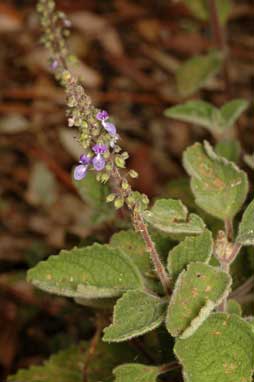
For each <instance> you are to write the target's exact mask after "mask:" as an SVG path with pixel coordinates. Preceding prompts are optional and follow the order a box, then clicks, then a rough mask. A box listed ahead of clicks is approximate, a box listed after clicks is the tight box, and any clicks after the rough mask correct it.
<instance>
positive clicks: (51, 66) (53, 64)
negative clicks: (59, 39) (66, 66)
mask: <svg viewBox="0 0 254 382" xmlns="http://www.w3.org/2000/svg"><path fill="white" fill-rule="evenodd" d="M58 65H59V63H58V61H57V60H53V61H52V62H51V64H50V69H51V70H56V69H57V67H58Z"/></svg>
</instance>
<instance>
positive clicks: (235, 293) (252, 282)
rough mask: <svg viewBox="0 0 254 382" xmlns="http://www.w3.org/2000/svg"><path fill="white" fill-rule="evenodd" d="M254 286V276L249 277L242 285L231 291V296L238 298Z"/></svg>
mask: <svg viewBox="0 0 254 382" xmlns="http://www.w3.org/2000/svg"><path fill="white" fill-rule="evenodd" d="M253 287H254V276H251V277H249V278H248V279H247V280H246V281H245V282H244V283H243V284H242V285H240V286H239V287H238V288H237V289H235V290H234V291H233V292H231V293H230V297H231V298H236V299H237V298H238V297H242V296H244V295H246V294H247V293H249V292H250V291H251V290H252V289H253Z"/></svg>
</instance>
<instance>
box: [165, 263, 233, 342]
mask: <svg viewBox="0 0 254 382" xmlns="http://www.w3.org/2000/svg"><path fill="white" fill-rule="evenodd" d="M230 286H231V277H230V276H229V275H228V274H227V273H225V272H223V271H220V270H219V269H217V268H214V267H212V266H210V265H207V264H203V263H198V262H197V263H191V264H190V265H189V266H188V267H187V270H186V271H185V270H184V271H182V273H181V274H180V276H179V277H178V279H177V281H176V284H175V289H174V291H173V294H172V297H171V300H170V304H169V307H168V313H167V319H166V327H167V329H168V331H169V332H170V333H171V334H172V336H179V335H181V336H182V337H183V338H185V337H188V336H190V335H191V334H192V333H193V332H194V331H195V330H196V329H197V327H199V326H200V325H201V323H202V322H203V321H204V320H205V319H206V317H207V316H208V315H209V314H210V313H211V311H212V310H213V309H214V307H215V306H216V305H218V304H219V303H220V302H221V300H222V299H223V298H224V297H225V295H226V294H227V293H229V288H230Z"/></svg>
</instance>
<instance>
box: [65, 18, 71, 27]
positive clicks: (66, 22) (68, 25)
mask: <svg viewBox="0 0 254 382" xmlns="http://www.w3.org/2000/svg"><path fill="white" fill-rule="evenodd" d="M63 23H64V26H65V27H66V28H70V27H71V26H72V23H71V20H69V19H64V21H63Z"/></svg>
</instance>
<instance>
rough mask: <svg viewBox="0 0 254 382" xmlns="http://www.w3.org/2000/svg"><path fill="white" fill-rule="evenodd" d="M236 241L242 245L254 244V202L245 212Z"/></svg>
mask: <svg viewBox="0 0 254 382" xmlns="http://www.w3.org/2000/svg"><path fill="white" fill-rule="evenodd" d="M236 241H237V242H238V243H240V244H242V245H253V244H254V200H252V202H251V203H250V204H249V205H248V207H247V208H246V210H245V211H244V214H243V217H242V221H241V223H240V225H239V229H238V235H237V238H236Z"/></svg>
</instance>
